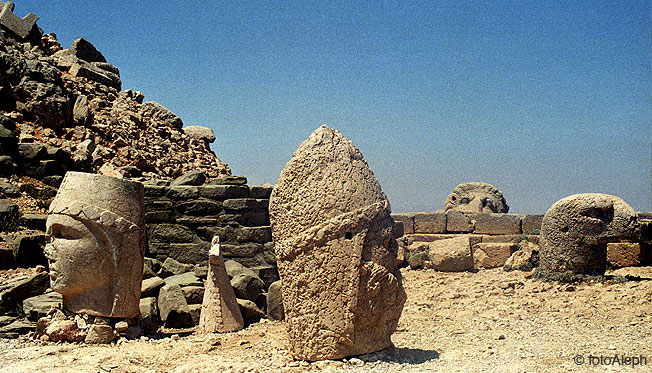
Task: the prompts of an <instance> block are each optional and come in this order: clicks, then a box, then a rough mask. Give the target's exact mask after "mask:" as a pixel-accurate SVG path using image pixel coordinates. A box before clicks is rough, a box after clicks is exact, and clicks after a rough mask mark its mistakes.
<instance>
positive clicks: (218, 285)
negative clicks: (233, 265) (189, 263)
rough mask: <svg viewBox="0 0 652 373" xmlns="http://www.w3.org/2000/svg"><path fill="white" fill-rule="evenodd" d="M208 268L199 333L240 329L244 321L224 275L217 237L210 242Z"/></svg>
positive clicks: (224, 270) (227, 279)
mask: <svg viewBox="0 0 652 373" xmlns="http://www.w3.org/2000/svg"><path fill="white" fill-rule="evenodd" d="M208 266H209V267H208V279H207V280H206V287H205V290H204V299H203V302H202V307H201V315H200V318H199V331H200V332H202V333H216V332H220V333H223V332H230V331H236V330H240V329H242V328H243V327H244V320H243V318H242V314H241V312H240V307H239V306H238V302H237V301H236V298H235V293H234V292H233V288H232V287H231V284H230V282H229V278H228V276H227V274H226V269H225V265H224V259H223V258H222V253H221V252H220V241H219V237H218V236H215V237H214V238H213V240H212V242H211V249H210V251H209V253H208Z"/></svg>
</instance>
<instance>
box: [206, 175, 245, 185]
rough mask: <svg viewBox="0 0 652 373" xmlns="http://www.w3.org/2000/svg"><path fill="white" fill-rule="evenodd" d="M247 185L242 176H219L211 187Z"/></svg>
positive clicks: (212, 182)
mask: <svg viewBox="0 0 652 373" xmlns="http://www.w3.org/2000/svg"><path fill="white" fill-rule="evenodd" d="M245 184H247V178H246V177H244V176H231V175H226V176H220V177H218V178H216V179H214V180H213V181H211V185H245Z"/></svg>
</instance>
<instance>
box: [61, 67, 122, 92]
mask: <svg viewBox="0 0 652 373" xmlns="http://www.w3.org/2000/svg"><path fill="white" fill-rule="evenodd" d="M70 74H71V75H72V76H75V77H79V78H86V79H88V80H92V81H94V82H97V83H100V84H103V85H105V86H108V87H112V88H115V89H117V90H120V89H121V87H122V81H121V80H120V76H118V75H116V74H114V73H112V72H109V71H106V70H103V69H100V68H98V67H95V66H93V65H91V64H89V63H73V65H72V66H71V67H70Z"/></svg>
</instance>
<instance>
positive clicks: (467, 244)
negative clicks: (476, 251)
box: [428, 235, 473, 272]
mask: <svg viewBox="0 0 652 373" xmlns="http://www.w3.org/2000/svg"><path fill="white" fill-rule="evenodd" d="M428 259H429V260H430V266H431V267H432V268H433V269H436V270H438V271H442V272H461V271H468V270H470V269H472V268H473V257H472V255H471V240H470V237H469V236H468V235H461V236H459V237H455V238H449V239H444V240H438V241H434V242H431V243H430V244H428Z"/></svg>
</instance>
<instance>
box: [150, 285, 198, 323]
mask: <svg viewBox="0 0 652 373" xmlns="http://www.w3.org/2000/svg"><path fill="white" fill-rule="evenodd" d="M158 309H159V314H160V316H161V321H162V322H163V324H164V325H165V326H166V327H168V328H184V327H189V326H192V317H191V316H190V308H188V303H187V302H186V298H185V297H184V296H183V291H182V290H181V287H179V285H177V284H172V285H165V286H163V287H162V288H161V290H160V292H159V295H158Z"/></svg>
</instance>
